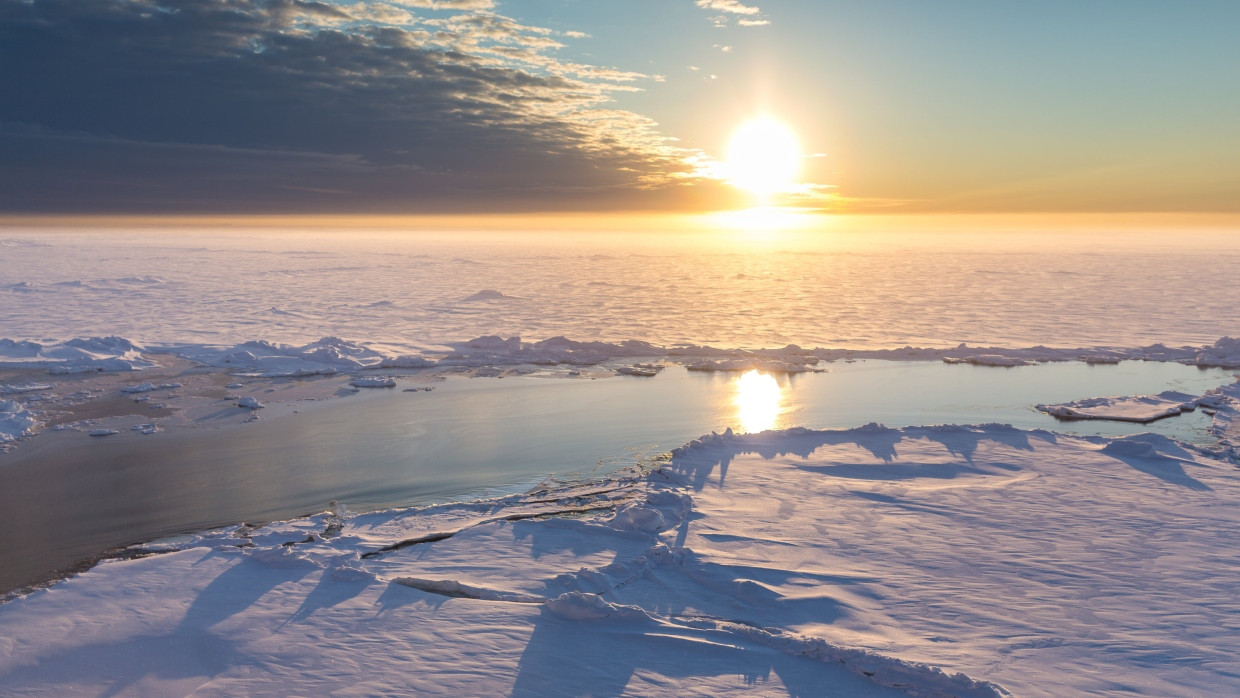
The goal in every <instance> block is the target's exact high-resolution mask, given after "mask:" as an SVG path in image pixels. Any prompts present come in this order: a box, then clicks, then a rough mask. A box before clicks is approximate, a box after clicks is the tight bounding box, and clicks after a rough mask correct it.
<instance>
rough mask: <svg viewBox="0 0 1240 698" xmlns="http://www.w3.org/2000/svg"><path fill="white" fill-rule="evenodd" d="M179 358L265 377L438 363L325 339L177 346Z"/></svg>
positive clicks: (351, 371) (335, 339)
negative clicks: (290, 342) (216, 345)
mask: <svg viewBox="0 0 1240 698" xmlns="http://www.w3.org/2000/svg"><path fill="white" fill-rule="evenodd" d="M168 349H169V350H171V351H174V352H175V353H177V354H178V355H180V356H183V357H185V358H188V359H191V360H193V361H197V362H199V363H202V364H205V365H207V366H214V367H216V368H226V369H229V370H231V371H234V372H237V373H246V374H253V375H257V376H264V377H284V376H313V375H333V374H336V373H353V372H356V371H361V370H365V369H370V368H425V367H429V366H434V365H436V362H435V361H433V360H430V359H427V358H425V357H421V356H390V355H387V354H384V353H382V352H380V351H377V350H375V349H373V348H371V347H369V346H368V345H366V344H362V343H359V342H351V341H348V340H345V339H341V338H339V337H323V338H322V339H320V340H318V341H316V342H311V343H309V344H306V345H303V346H294V345H290V344H276V343H273V342H266V341H254V342H245V343H242V344H237V345H235V346H232V347H223V348H222V347H210V346H203V345H176V346H170V347H168Z"/></svg>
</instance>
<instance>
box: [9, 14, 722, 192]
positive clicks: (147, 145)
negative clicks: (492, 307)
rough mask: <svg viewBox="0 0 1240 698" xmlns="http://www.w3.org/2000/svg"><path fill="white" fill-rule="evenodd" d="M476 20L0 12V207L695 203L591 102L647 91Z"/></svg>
mask: <svg viewBox="0 0 1240 698" xmlns="http://www.w3.org/2000/svg"><path fill="white" fill-rule="evenodd" d="M489 4H490V3H488V2H477V1H470V0H466V1H463V2H439V3H431V2H404V3H363V2H358V3H354V4H326V3H320V2H304V1H300V0H34V1H33V2H27V1H24V0H0V66H2V67H3V68H2V69H0V210H7V211H10V212H17V211H22V212H30V211H54V212H70V211H81V212H88V211H99V212H102V211H115V212H148V211H160V212H186V213H203V212H233V211H236V212H261V211H271V212H282V211H296V212H307V211H336V212H351V211H367V212H370V211H382V212H402V211H408V212H418V211H432V210H433V211H444V210H486V209H492V210H494V209H504V208H522V209H540V208H541V209H556V208H569V209H572V208H583V207H588V206H595V207H597V206H604V207H625V206H635V207H651V206H667V205H672V204H673V203H675V202H676V201H677V200H678V199H679V198H680V197H681V195H682V194H683V193H684V192H685V190H686V187H685V183H686V182H699V183H702V184H704V185H705V186H704V188H703V191H702V192H699V195H703V194H705V193H706V192H707V191H708V190H711V189H713V186H712V185H711V184H710V183H709V181H708V180H702V179H701V178H700V177H698V175H697V174H695V165H694V164H693V162H695V159H694V156H695V155H696V156H697V158H698V160H700V154H694V153H690V152H688V151H685V150H683V149H679V148H677V147H675V146H674V145H672V144H671V143H670V142H669V141H668V140H667V139H665V138H664V137H663V136H662V135H660V134H659V133H658V132H657V129H656V128H655V127H654V124H653V123H651V122H650V121H649V120H647V119H644V118H643V117H641V116H639V115H636V114H632V113H630V112H624V111H618V110H614V109H608V108H607V106H606V103H607V101H608V100H609V95H610V94H612V93H613V92H614V91H616V90H624V89H632V87H631V85H632V84H633V83H634V82H635V81H638V80H641V79H643V78H645V76H642V75H638V74H636V73H629V72H624V71H619V70H614V69H610V68H600V67H596V66H587V65H580V64H574V63H571V62H568V61H562V60H558V59H557V58H556V57H555V56H554V51H555V49H556V48H557V47H558V46H559V45H560V43H559V40H560V38H561V35H557V34H556V33H555V32H553V31H551V30H548V29H544V28H539V27H530V26H524V25H521V24H519V23H517V22H515V21H513V20H511V19H509V18H507V17H502V16H498V15H494V14H488V13H479V12H477V11H474V10H473V9H470V8H485V7H487V6H489ZM430 6H434V7H436V8H439V9H438V10H426V9H417V8H425V7H430ZM458 8H466V9H469V11H466V12H458V11H457V10H458ZM418 13H421V14H418Z"/></svg>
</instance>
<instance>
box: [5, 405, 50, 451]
mask: <svg viewBox="0 0 1240 698" xmlns="http://www.w3.org/2000/svg"><path fill="white" fill-rule="evenodd" d="M41 426H43V425H42V423H41V422H40V421H39V419H38V417H36V416H35V415H34V413H33V412H31V411H30V410H28V409H26V408H25V406H23V405H22V404H21V403H18V402H17V401H15V400H0V444H7V443H10V442H13V441H16V440H18V439H20V438H22V437H24V436H29V435H30V434H32V433H34V432H35V431H36V430H37V429H39V427H41Z"/></svg>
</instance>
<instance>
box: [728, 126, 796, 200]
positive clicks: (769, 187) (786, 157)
mask: <svg viewBox="0 0 1240 698" xmlns="http://www.w3.org/2000/svg"><path fill="white" fill-rule="evenodd" d="M800 169H801V145H800V143H799V142H798V141H797V137H796V134H794V133H793V132H792V129H790V128H788V127H787V126H786V125H784V124H783V123H782V122H780V121H777V120H775V119H772V118H770V117H760V118H757V119H753V120H751V121H747V122H745V123H744V124H741V126H740V128H738V129H736V132H735V133H733V134H732V138H731V140H730V141H728V155H727V175H728V181H729V182H730V183H731V184H732V185H733V186H735V187H737V188H739V189H743V190H745V191H747V192H749V193H751V194H753V195H755V196H756V197H758V198H759V199H762V200H766V199H769V198H770V197H771V195H773V194H778V193H780V192H783V191H786V190H788V189H789V188H790V187H791V186H792V185H793V184H794V183H795V182H796V179H797V175H798V174H799V172H800Z"/></svg>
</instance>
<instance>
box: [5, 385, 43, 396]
mask: <svg viewBox="0 0 1240 698" xmlns="http://www.w3.org/2000/svg"><path fill="white" fill-rule="evenodd" d="M55 387H56V386H55V385H54V384H52V383H12V384H10V383H0V395H20V394H22V393H34V392H39V391H43V390H51V389H52V388H55Z"/></svg>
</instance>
